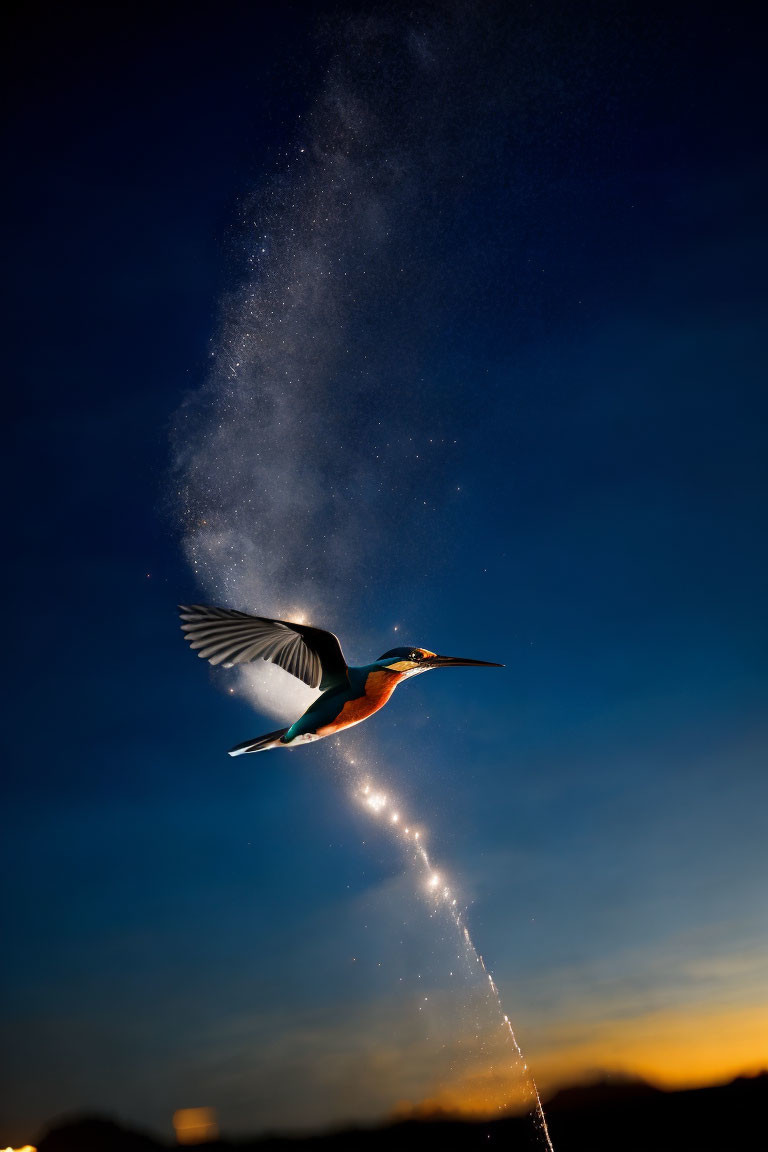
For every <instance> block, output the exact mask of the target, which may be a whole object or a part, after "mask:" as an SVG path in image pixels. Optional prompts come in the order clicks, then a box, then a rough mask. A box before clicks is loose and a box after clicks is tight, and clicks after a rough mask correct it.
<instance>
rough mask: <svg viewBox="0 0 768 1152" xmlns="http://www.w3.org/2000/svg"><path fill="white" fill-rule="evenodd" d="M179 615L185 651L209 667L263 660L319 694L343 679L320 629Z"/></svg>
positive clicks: (259, 619)
mask: <svg viewBox="0 0 768 1152" xmlns="http://www.w3.org/2000/svg"><path fill="white" fill-rule="evenodd" d="M179 615H180V616H181V622H182V623H181V627H182V630H183V631H184V633H185V636H186V639H187V640H188V641H189V646H190V648H192V649H193V650H194V651H196V652H197V654H198V656H199V657H200V658H201V659H203V660H208V661H209V662H210V663H211V664H213V665H222V666H223V667H224V668H232V667H233V666H234V665H236V664H249V663H251V662H252V661H253V660H267V661H270V662H271V663H273V664H277V665H278V666H279V667H280V668H284V669H285V671H286V672H290V673H291V674H292V675H293V676H296V677H297V678H298V679H299V680H303V681H304V683H305V684H308V685H309V687H310V688H317V687H320V688H322V689H323V690H325V689H326V688H331V687H333V685H334V684H337V683H341V682H342V681H343V680H344V679H345V677H346V675H347V664H346V661H345V659H344V654H343V652H342V651H341V645H340V644H339V641H338V639H337V638H336V637H335V636H334V634H333V633H332V632H326V631H324V630H323V629H322V628H311V627H310V626H309V625H307V624H289V623H288V621H287V620H270V619H268V618H267V617H265V616H249V615H248V613H247V612H237V611H235V610H234V609H231V608H213V607H208V606H207V605H204V604H192V605H189V606H188V605H185V604H181V605H179Z"/></svg>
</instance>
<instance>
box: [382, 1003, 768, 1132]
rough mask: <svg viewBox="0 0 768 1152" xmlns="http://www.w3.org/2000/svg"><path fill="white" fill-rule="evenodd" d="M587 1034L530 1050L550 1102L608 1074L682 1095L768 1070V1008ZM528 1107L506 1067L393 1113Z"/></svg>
mask: <svg viewBox="0 0 768 1152" xmlns="http://www.w3.org/2000/svg"><path fill="white" fill-rule="evenodd" d="M585 1031H586V1029H585V1027H584V1025H583V1021H580V1022H579V1024H578V1025H573V1026H571V1027H570V1028H569V1026H568V1025H566V1026H564V1028H563V1030H562V1033H561V1034H560V1035H554V1034H552V1035H551V1036H549V1037H547V1038H546V1040H545V1041H544V1042H543V1043H540V1044H539V1045H538V1046H535V1045H531V1046H530V1049H529V1057H530V1059H529V1064H530V1066H531V1067H532V1068H533V1070H534V1073H535V1075H536V1081H537V1084H538V1085H539V1088H540V1091H541V1094H542V1096H543V1098H544V1102H545V1104H546V1098H547V1097H548V1096H552V1095H553V1094H554V1093H555V1092H556V1091H557V1089H558V1088H561V1087H567V1086H570V1085H573V1084H585V1083H589V1082H594V1081H595V1080H596V1079H601V1078H603V1077H606V1076H608V1077H611V1076H615V1077H617V1078H619V1077H620V1078H622V1079H640V1080H644V1081H646V1082H647V1083H649V1084H652V1085H654V1086H655V1087H658V1088H663V1089H667V1090H674V1089H684V1088H700V1087H705V1086H709V1085H714V1084H722V1083H727V1082H729V1081H730V1080H733V1079H734V1078H735V1077H736V1076H756V1075H758V1074H759V1073H760V1072H764V1071H765V1070H766V1068H768V1043H767V1042H766V1037H767V1036H768V1004H762V1005H757V1006H755V1007H739V1008H738V1009H737V1010H732V1011H728V1010H723V1009H722V1008H720V1009H714V1010H712V1011H709V1012H707V1011H701V1010H700V1009H699V1010H695V1011H691V1010H690V1009H688V1010H686V1009H669V1010H666V1011H659V1012H654V1013H647V1014H645V1015H642V1016H638V1017H634V1018H628V1019H614V1020H607V1021H602V1022H600V1023H598V1024H596V1025H595V1026H594V1027H593V1028H591V1029H589V1034H588V1035H585ZM569 1032H571V1033H572V1034H571V1035H569ZM527 1107H528V1102H527V1101H526V1098H525V1095H524V1092H523V1090H522V1087H521V1083H520V1079H519V1076H516V1075H515V1073H514V1070H510V1073H509V1076H508V1077H507V1076H505V1075H503V1074H502V1072H501V1071H500V1069H499V1068H487V1067H486V1068H483V1067H481V1066H477V1065H475V1066H474V1067H472V1068H469V1069H465V1070H464V1071H463V1072H462V1073H461V1074H460V1075H459V1076H457V1077H456V1078H455V1079H454V1080H453V1081H450V1082H446V1083H445V1084H443V1085H441V1086H440V1087H438V1088H436V1090H435V1091H434V1092H433V1093H430V1094H429V1096H427V1097H425V1098H423V1099H422V1100H420V1101H419V1102H418V1103H411V1102H410V1101H401V1102H399V1103H398V1104H397V1106H396V1107H395V1109H394V1110H393V1114H394V1116H395V1117H397V1118H399V1119H402V1118H404V1117H406V1116H416V1117H424V1118H426V1117H429V1116H431V1115H434V1114H436V1113H438V1114H439V1113H442V1114H447V1115H452V1116H459V1117H466V1118H481V1117H483V1118H487V1117H490V1116H494V1115H495V1116H498V1115H499V1114H500V1113H501V1112H509V1113H514V1112H520V1111H521V1110H525V1109H526V1108H527Z"/></svg>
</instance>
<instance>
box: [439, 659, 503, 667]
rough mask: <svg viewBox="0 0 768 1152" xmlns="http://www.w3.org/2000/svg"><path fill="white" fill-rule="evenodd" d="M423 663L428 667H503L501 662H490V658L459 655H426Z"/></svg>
mask: <svg viewBox="0 0 768 1152" xmlns="http://www.w3.org/2000/svg"><path fill="white" fill-rule="evenodd" d="M424 663H425V664H426V665H427V667H428V668H465V667H466V668H503V667H504V665H503V664H492V663H491V662H490V660H462V658H461V657H460V656H427V657H426V659H425V660H424Z"/></svg>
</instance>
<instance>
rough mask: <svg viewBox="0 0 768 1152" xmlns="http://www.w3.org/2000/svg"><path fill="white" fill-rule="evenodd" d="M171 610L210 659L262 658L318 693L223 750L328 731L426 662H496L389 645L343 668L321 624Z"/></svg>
mask: <svg viewBox="0 0 768 1152" xmlns="http://www.w3.org/2000/svg"><path fill="white" fill-rule="evenodd" d="M179 615H180V616H181V627H182V630H183V632H184V633H185V635H186V639H187V640H188V641H189V646H190V648H192V649H194V650H195V651H196V652H197V654H198V656H200V657H201V658H202V659H204V660H207V661H208V662H209V663H210V664H214V665H218V666H220V667H222V668H234V667H235V665H237V664H250V663H252V662H253V661H254V660H267V661H269V662H270V663H272V664H277V666H278V667H279V668H284V669H285V671H286V672H290V673H291V675H293V676H296V677H297V678H298V679H299V680H302V681H303V682H304V683H305V684H307V685H309V687H310V688H319V689H320V692H321V695H320V696H318V697H317V699H316V700H314V701H313V702H312V703H311V704H310V706H309V708H307V710H306V712H305V713H304V715H303V716H300V717H299V719H298V720H297V721H296V722H295V723H294V724H291V725H290V727H289V728H280V729H279V730H278V731H277V732H268V733H267V734H266V735H265V736H257V737H256V738H255V739H253V740H244V741H243V742H242V743H241V744H236V745H235V746H234V748H230V749H229V755H230V756H241V755H242V754H243V753H244V752H264V751H265V750H266V749H267V748H289V747H291V745H293V744H309V743H311V742H312V741H314V740H322V739H323V738H324V737H325V736H335V735H336V733H337V732H343V731H344V729H345V728H351V727H352V726H353V725H354V724H360V723H361V721H363V720H367V719H368V717H369V716H372V715H373V714H374V712H378V710H379V709H380V708H383V707H384V705H385V704H386V703H387V701H388V700H389V698H390V696H391V695H392V693H393V692H394V690H395V688H397V686H398V684H400V683H401V682H402V681H403V680H408V679H409V678H410V677H411V676H418V675H420V674H421V673H422V672H429V670H430V669H431V668H459V667H473V668H503V667H504V665H503V664H492V663H490V662H489V661H488V660H464V659H462V658H460V657H457V656H438V655H437V653H436V652H430V651H429V649H428V648H410V647H407V646H406V647H403V648H390V650H389V651H388V652H385V653H384V655H383V656H380V657H379V659H378V660H374V661H373V663H372V664H363V665H362V667H360V668H350V667H349V665H348V664H347V662H346V660H345V659H344V653H343V652H342V650H341V645H340V644H339V641H338V638H337V637H336V636H334V634H333V632H326V631H324V629H322V628H313V627H311V626H310V625H308V624H290V623H289V622H288V621H287V620H270V619H268V618H267V617H265V616H251V615H249V614H248V613H247V612H237V611H234V610H233V609H231V608H210V607H207V606H206V605H204V604H192V605H189V606H187V605H184V604H180V605H179Z"/></svg>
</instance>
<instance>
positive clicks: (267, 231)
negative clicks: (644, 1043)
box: [174, 9, 551, 1148]
mask: <svg viewBox="0 0 768 1152" xmlns="http://www.w3.org/2000/svg"><path fill="white" fill-rule="evenodd" d="M456 11H458V9H456ZM462 37H463V38H464V39H463V40H462ZM467 37H469V43H471V42H472V33H471V31H470V32H468V31H467V29H466V28H464V27H463V25H462V26H461V27H460V28H457V27H456V26H455V23H454V24H450V21H448V22H444V23H443V24H442V25H441V26H440V27H438V28H435V27H432V28H426V27H424V26H422V27H411V28H398V29H393V28H392V27H391V25H390V22H389V21H388V19H387V18H386V17H384V18H379V17H370V18H368V19H366V20H364V21H360V22H358V23H355V24H352V25H348V26H346V27H345V29H344V44H345V47H344V51H343V54H342V55H339V56H338V57H337V58H336V60H335V61H334V63H333V64H332V65H331V67H330V69H329V74H328V78H327V80H326V83H325V85H324V88H323V90H322V92H321V94H320V96H319V98H318V100H317V101H316V103H315V105H314V107H313V108H312V110H311V111H310V113H309V115H308V117H307V122H306V124H305V126H304V128H303V130H301V131H300V132H299V133H298V134H297V140H296V143H295V145H294V146H292V147H291V148H290V149H289V150H288V151H287V152H286V153H285V154H284V155H282V156H281V157H280V158H279V160H278V165H277V166H278V174H277V175H276V176H275V177H274V178H273V179H272V180H271V181H270V182H269V183H268V184H266V185H265V186H264V187H262V188H261V189H259V190H258V191H257V192H256V193H255V194H254V196H253V198H252V199H251V200H249V201H248V202H247V203H246V204H244V206H243V211H242V214H241V219H240V224H239V234H238V246H239V250H240V251H239V260H240V270H239V271H240V279H239V283H238V285H237V287H235V288H234V290H233V291H232V292H231V293H230V294H229V296H228V297H227V299H226V300H225V301H224V302H223V306H222V318H221V325H220V332H219V335H218V338H217V340H216V343H215V346H214V347H213V349H212V351H211V364H210V370H209V373H208V379H207V383H206V384H205V386H204V387H203V389H202V390H201V391H200V392H199V393H197V394H196V395H194V396H190V397H189V398H188V400H187V402H186V403H185V404H184V406H183V407H182V409H181V410H180V412H179V414H178V417H177V420H176V423H175V427H174V456H175V471H174V489H175V497H176V506H177V509H178V512H179V515H180V518H181V521H182V525H183V547H184V551H185V553H186V556H187V558H188V560H189V562H190V564H191V566H192V568H193V570H194V573H195V576H196V578H197V581H198V583H199V584H200V585H201V586H202V588H203V589H204V592H205V595H206V597H208V598H209V599H210V600H211V601H213V602H215V603H219V604H222V605H230V606H233V607H237V608H240V609H245V610H251V611H255V612H258V613H259V614H263V615H267V616H275V617H278V618H283V619H289V620H296V621H301V620H308V621H311V622H313V623H316V624H319V625H321V626H329V625H330V626H331V627H334V629H337V630H338V631H339V632H340V633H341V634H342V635H347V634H349V635H355V636H357V637H359V638H360V642H361V644H365V643H366V640H367V636H366V632H365V628H366V625H365V621H366V620H367V614H368V612H369V610H370V608H371V606H372V604H373V601H374V597H375V587H373V586H372V585H371V584H369V581H368V579H367V573H368V572H369V571H371V570H373V569H374V568H375V567H376V566H377V565H381V564H382V562H383V558H384V557H385V556H386V554H387V548H388V547H389V545H390V544H391V542H392V541H393V540H396V539H398V538H402V537H403V536H404V535H405V536H408V538H409V539H411V540H412V541H414V542H415V544H416V546H418V544H419V542H420V541H424V542H426V541H428V542H429V548H428V549H427V554H429V553H430V552H431V553H433V554H436V553H438V552H439V547H437V545H438V544H439V538H438V533H439V528H438V526H437V524H436V522H435V521H434V520H433V521H432V522H431V523H428V522H426V521H425V519H424V516H425V512H424V509H433V510H434V509H436V508H437V509H439V507H440V500H441V497H440V493H441V492H443V491H444V490H445V489H446V487H447V482H446V477H447V476H448V474H449V471H450V469H451V467H452V463H453V445H454V444H455V439H454V438H453V437H452V436H451V431H452V428H453V426H454V424H455V423H456V413H455V412H454V413H452V412H451V411H449V410H447V409H446V406H445V404H442V403H439V402H438V401H439V399H440V397H439V394H436V392H437V393H439V383H433V384H431V385H430V384H429V383H428V382H427V377H426V374H425V373H424V372H423V370H422V368H423V366H422V364H421V361H422V360H423V359H424V357H425V356H426V355H428V347H429V341H428V340H426V338H425V332H426V327H427V322H426V321H424V320H421V319H420V313H419V309H418V304H419V303H420V302H422V301H423V300H424V298H425V296H428V295H429V293H430V292H434V290H435V284H436V282H437V281H438V280H439V279H440V274H439V273H435V272H434V271H433V270H432V269H431V265H430V258H429V257H430V251H429V244H430V228H434V227H435V224H434V212H433V211H432V210H431V209H432V207H433V204H432V203H431V201H433V200H434V197H435V196H436V195H437V194H438V193H439V192H440V191H441V190H442V192H443V193H444V194H445V195H446V196H450V194H451V193H450V189H452V188H453V187H454V185H455V184H456V183H457V181H456V179H455V178H456V171H455V163H456V161H455V159H454V158H453V153H452V151H451V149H450V148H449V147H448V144H447V142H448V141H449V140H450V139H451V136H452V133H453V132H454V129H455V124H456V122H457V120H458V121H460V120H461V118H462V117H465V118H468V117H467V108H466V107H464V108H460V109H459V111H458V112H456V109H455V107H454V106H453V105H452V104H451V93H453V92H455V90H456V89H455V85H454V84H453V79H454V78H453V74H452V73H453V71H455V67H456V62H457V60H463V59H464V58H465V57H466V52H467V43H468V41H467ZM462 53H463V55H462ZM466 100H468V101H469V104H470V105H471V94H470V96H469V97H466ZM453 102H454V105H455V102H456V97H455V95H454V96H453ZM428 126H429V131H428V133H427V127H428ZM465 135H466V130H465ZM425 348H426V349H427V352H425ZM430 388H432V389H433V390H432V391H430ZM435 390H436V391H435ZM427 443H429V444H431V445H432V446H433V449H432V451H431V454H430V455H429V460H428V462H427V461H425V455H426V453H425V451H424V446H425V445H427ZM361 446H363V447H361ZM419 447H421V451H419ZM406 578H407V574H406ZM398 579H400V577H398V575H397V572H396V571H395V570H394V569H392V585H393V587H394V589H395V590H396V588H397V581H398ZM403 594H404V596H405V595H406V594H407V593H406V591H405V585H404V586H403ZM368 651H369V652H370V649H369V650H368ZM347 656H348V658H349V657H350V654H349V653H347ZM234 690H235V691H237V692H239V693H240V694H242V695H243V696H245V697H246V698H247V699H248V700H249V701H250V702H252V703H253V705H254V706H255V707H256V708H257V709H258V710H259V711H260V712H262V713H263V712H268V713H270V714H271V715H274V716H277V717H279V718H280V719H283V720H293V719H295V718H296V717H297V716H298V715H299V714H300V713H301V712H302V711H303V710H304V709H305V708H306V706H307V704H308V703H309V702H310V700H311V699H312V698H313V695H314V694H313V693H312V692H311V691H310V690H309V689H307V688H305V687H304V686H303V685H302V684H300V683H299V682H298V681H297V680H295V679H294V678H292V677H289V676H288V675H287V674H286V673H284V672H282V671H281V670H280V669H277V668H275V667H274V666H270V665H265V664H263V663H262V662H259V664H258V666H248V667H246V668H244V669H241V670H239V671H238V673H237V676H236V680H235V681H234ZM338 755H339V756H340V757H342V766H343V768H344V770H345V772H346V777H347V779H348V780H349V781H350V787H351V790H352V794H353V795H354V797H355V798H356V799H357V800H359V801H360V802H362V803H363V804H364V805H365V806H366V809H367V810H368V811H370V812H372V813H375V814H377V815H378V816H380V817H382V819H383V820H385V821H386V822H387V827H388V828H389V829H390V830H391V832H392V833H393V835H394V837H395V838H396V840H397V842H398V844H399V845H400V846H401V847H403V848H405V849H406V859H407V860H408V861H409V863H410V864H411V866H412V867H413V868H414V869H415V870H416V873H417V875H418V878H419V884H420V885H425V886H426V889H427V891H428V892H429V893H430V895H431V897H433V898H434V899H435V902H436V903H437V904H439V905H440V907H441V908H442V909H443V910H444V911H445V912H446V913H447V914H448V915H449V916H450V918H451V920H452V921H453V924H454V925H455V929H456V931H457V933H458V937H459V940H460V944H461V947H462V948H463V949H464V950H465V951H466V953H467V956H468V959H469V962H470V964H471V965H473V966H474V967H475V968H477V969H479V970H480V971H481V972H482V975H483V978H484V979H486V980H487V985H488V994H489V995H490V996H491V997H492V998H493V1002H494V1005H495V1010H496V1012H497V1015H498V1019H499V1024H500V1027H503V1028H505V1029H507V1031H508V1034H509V1039H510V1044H511V1046H512V1053H513V1057H514V1060H513V1062H515V1063H517V1064H518V1065H519V1068H520V1069H522V1073H523V1074H524V1077H525V1079H526V1081H527V1083H528V1085H529V1091H530V1094H531V1098H532V1107H533V1111H534V1114H535V1117H536V1120H537V1123H538V1127H539V1130H540V1132H541V1134H542V1138H543V1139H544V1140H545V1141H546V1144H547V1146H548V1147H550V1148H551V1143H550V1141H549V1134H548V1132H547V1128H546V1121H545V1119H544V1113H543V1111H542V1108H541V1102H540V1100H539V1097H538V1093H537V1091H536V1087H535V1084H534V1082H533V1079H532V1077H531V1076H530V1073H529V1072H528V1069H527V1065H526V1064H525V1061H524V1059H523V1057H522V1053H521V1052H520V1049H519V1047H518V1045H517V1041H516V1039H515V1037H514V1033H513V1032H512V1028H511V1025H510V1024H509V1021H508V1019H507V1017H506V1015H504V1013H503V1011H502V1009H501V1004H500V1001H499V997H498V992H497V990H496V986H495V984H494V983H493V979H492V977H491V976H490V975H489V974H488V973H486V972H485V968H484V965H483V962H482V959H481V957H480V956H479V954H478V953H477V951H476V950H475V948H474V945H473V943H472V940H471V938H470V935H469V932H468V929H467V926H466V924H465V920H464V912H463V911H462V910H461V908H460V906H459V903H458V898H457V897H456V896H455V895H454V894H453V893H452V891H451V888H450V886H449V885H447V884H445V883H443V880H442V878H441V876H440V873H439V872H438V870H436V869H435V868H434V867H433V864H432V861H431V858H430V856H429V855H428V853H427V850H426V847H425V846H424V843H423V841H422V840H421V839H420V834H419V833H418V832H417V831H416V830H414V829H413V828H412V826H411V824H410V823H407V822H406V821H405V819H404V817H403V816H402V814H401V813H400V812H399V811H398V809H397V807H396V806H394V805H393V803H392V801H391V800H390V799H389V798H388V797H386V796H385V794H384V792H383V791H382V790H381V788H380V787H378V786H377V784H376V781H375V780H374V779H373V777H372V774H371V772H370V771H368V770H366V769H365V768H364V767H362V766H361V765H360V763H359V759H358V760H357V761H356V762H355V763H352V758H351V757H350V756H349V755H347V756H345V755H344V753H343V751H341V750H340V751H339V753H338Z"/></svg>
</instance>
